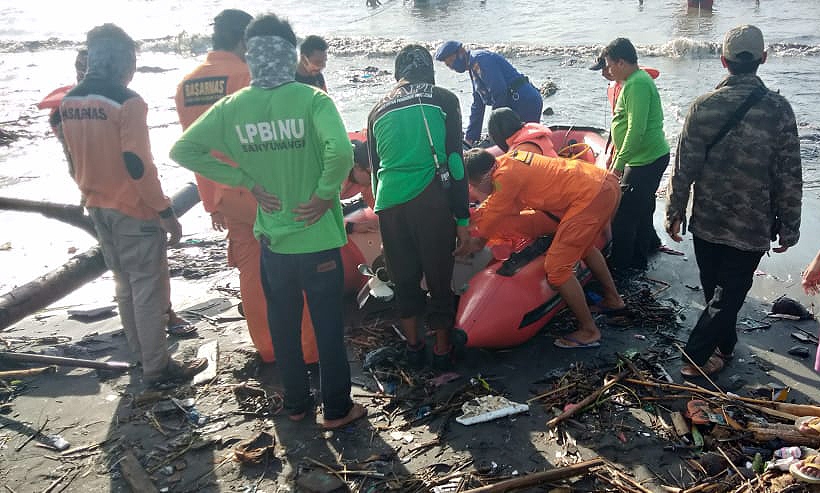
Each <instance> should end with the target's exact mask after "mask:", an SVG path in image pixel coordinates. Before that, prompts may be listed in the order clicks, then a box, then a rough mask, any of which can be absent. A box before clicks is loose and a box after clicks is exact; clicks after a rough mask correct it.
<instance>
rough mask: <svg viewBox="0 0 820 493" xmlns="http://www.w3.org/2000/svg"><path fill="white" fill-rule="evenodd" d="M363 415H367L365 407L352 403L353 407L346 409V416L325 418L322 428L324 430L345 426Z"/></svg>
mask: <svg viewBox="0 0 820 493" xmlns="http://www.w3.org/2000/svg"><path fill="white" fill-rule="evenodd" d="M365 416H367V409H365V408H364V406H362V405H361V404H353V407H351V408H350V411H348V413H347V415H346V416H343V417H341V418H339V419H326V420H325V422H324V423H322V428H324V429H326V430H335V429H337V428H341V427H343V426H347V425H349V424H350V423H352V422H354V421H356V420H357V419H360V418H363V417H365Z"/></svg>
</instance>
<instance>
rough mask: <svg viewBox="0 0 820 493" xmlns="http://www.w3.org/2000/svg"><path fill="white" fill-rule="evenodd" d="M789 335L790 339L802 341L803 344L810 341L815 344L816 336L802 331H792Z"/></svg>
mask: <svg viewBox="0 0 820 493" xmlns="http://www.w3.org/2000/svg"><path fill="white" fill-rule="evenodd" d="M791 337H792V339H796V340H798V341H800V342H802V343H803V344H812V343H815V344H816V343H817V338H816V337H812V336H810V335H807V334H804V333H803V332H792V333H791Z"/></svg>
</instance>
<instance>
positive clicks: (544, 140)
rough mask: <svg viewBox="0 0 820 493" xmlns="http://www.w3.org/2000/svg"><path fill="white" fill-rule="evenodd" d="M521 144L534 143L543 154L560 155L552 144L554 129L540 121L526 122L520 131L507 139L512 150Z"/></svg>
mask: <svg viewBox="0 0 820 493" xmlns="http://www.w3.org/2000/svg"><path fill="white" fill-rule="evenodd" d="M521 144H533V145H535V146H536V147H538V148H539V149H541V152H539V153H538V154H541V155H542V156H549V157H558V154H557V153H556V152H555V149H554V148H553V146H552V130H550V129H549V127H545V126H544V125H541V124H540V123H525V124H524V126H523V127H521V129H520V130H519V131H518V132H515V133H514V134H512V135H511V136H510V137H509V138H508V139H507V145H508V146H509V149H510V150H513V151H514V150H516V149H517V148H518V146H520V145H521Z"/></svg>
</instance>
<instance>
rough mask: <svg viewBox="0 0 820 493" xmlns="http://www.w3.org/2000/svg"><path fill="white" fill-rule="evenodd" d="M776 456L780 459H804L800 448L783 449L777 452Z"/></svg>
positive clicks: (775, 452)
mask: <svg viewBox="0 0 820 493" xmlns="http://www.w3.org/2000/svg"><path fill="white" fill-rule="evenodd" d="M774 456H775V457H777V458H778V459H788V458H795V459H799V458H801V457H803V450H802V449H801V448H800V447H783V448H779V449H777V450H775V451H774Z"/></svg>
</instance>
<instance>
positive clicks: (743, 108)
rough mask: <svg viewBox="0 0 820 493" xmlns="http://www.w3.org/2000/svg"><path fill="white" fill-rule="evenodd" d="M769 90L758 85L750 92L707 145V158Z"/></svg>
mask: <svg viewBox="0 0 820 493" xmlns="http://www.w3.org/2000/svg"><path fill="white" fill-rule="evenodd" d="M767 92H768V89H766V88H765V87H763V86H758V87H756V88H755V90H754V91H752V93H751V94H749V95H748V96H747V97H746V100H745V101H743V104H741V105H740V107H738V109H737V110H735V112H734V114H733V115H732V117H731V118H729V120H728V121H727V122H726V123H725V124H724V125H723V127H722V128H721V129H720V131H718V133H717V135H716V136H715V138H714V139H712V142H709V144H707V145H706V159H709V151H711V150H712V147H714V146H715V145H716V144H717V143H718V142H720V141H721V140H723V137H726V134H728V133H729V131H730V130H732V129H733V128H735V127H736V126H737V124H738V123H740V121H741V120H743V117H744V116H746V113H747V112H748V111H749V109H750V108H751V107H752V106H754V105H755V104H756V103H757V102H758V101H760V100H761V99H763V96H765V95H766V93H767Z"/></svg>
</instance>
